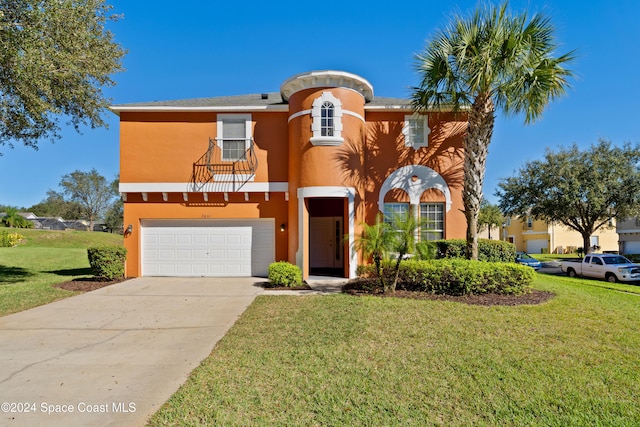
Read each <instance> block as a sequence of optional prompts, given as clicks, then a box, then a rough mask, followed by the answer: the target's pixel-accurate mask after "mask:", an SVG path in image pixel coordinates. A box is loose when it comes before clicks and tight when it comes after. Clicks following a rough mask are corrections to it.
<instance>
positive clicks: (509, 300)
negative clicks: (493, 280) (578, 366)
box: [343, 279, 555, 306]
mask: <svg viewBox="0 0 640 427" xmlns="http://www.w3.org/2000/svg"><path fill="white" fill-rule="evenodd" d="M343 292H344V293H347V294H349V295H354V296H365V295H371V296H377V297H382V298H410V299H418V300H433V301H453V302H460V303H463V304H470V305H484V306H494V305H506V306H513V305H535V304H541V303H543V302H546V301H549V300H550V299H551V298H553V297H554V296H555V294H554V293H553V292H545V291H539V290H537V289H530V290H529V292H527V293H524V294H521V295H505V294H493V293H489V294H480V295H443V294H431V293H428V292H415V291H405V290H396V291H395V292H394V293H387V294H385V293H383V292H382V290H381V289H379V288H378V287H377V286H376V285H375V284H373V282H372V280H371V279H359V280H358V279H356V280H352V281H350V282H349V283H347V285H346V286H345V287H344V288H343Z"/></svg>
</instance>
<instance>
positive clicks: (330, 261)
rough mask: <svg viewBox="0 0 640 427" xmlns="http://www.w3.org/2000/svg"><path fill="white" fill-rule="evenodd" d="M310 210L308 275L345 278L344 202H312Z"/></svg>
mask: <svg viewBox="0 0 640 427" xmlns="http://www.w3.org/2000/svg"><path fill="white" fill-rule="evenodd" d="M308 209H309V273H310V274H312V275H322V276H339V277H344V255H343V254H344V238H343V234H344V198H325V197H321V198H313V199H309V200H308Z"/></svg>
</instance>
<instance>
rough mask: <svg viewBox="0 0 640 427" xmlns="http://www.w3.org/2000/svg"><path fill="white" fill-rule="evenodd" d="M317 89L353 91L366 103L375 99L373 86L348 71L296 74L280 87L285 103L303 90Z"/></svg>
mask: <svg viewBox="0 0 640 427" xmlns="http://www.w3.org/2000/svg"><path fill="white" fill-rule="evenodd" d="M316 87H341V88H347V89H353V90H355V91H356V92H358V93H360V94H361V95H362V96H363V97H364V99H365V101H366V102H370V101H371V100H372V99H373V86H371V83H369V82H368V81H367V80H365V79H363V78H362V77H360V76H358V75H356V74H352V73H347V72H346V71H334V70H322V71H310V72H306V73H301V74H296V75H295V76H293V77H291V78H289V79H287V80H285V82H284V83H282V86H280V94H281V95H282V99H283V100H284V101H288V100H289V97H290V96H291V95H293V94H294V93H296V92H298V91H301V90H303V89H309V88H316Z"/></svg>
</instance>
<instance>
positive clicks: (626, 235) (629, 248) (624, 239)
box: [616, 217, 640, 255]
mask: <svg viewBox="0 0 640 427" xmlns="http://www.w3.org/2000/svg"><path fill="white" fill-rule="evenodd" d="M616 231H617V232H618V236H619V239H620V240H619V251H620V253H621V254H624V255H631V254H640V218H637V217H636V218H631V219H625V220H624V221H619V222H618V223H617V224H616Z"/></svg>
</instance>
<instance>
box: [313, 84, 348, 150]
mask: <svg viewBox="0 0 640 427" xmlns="http://www.w3.org/2000/svg"><path fill="white" fill-rule="evenodd" d="M311 132H312V133H313V136H312V137H311V143H312V144H313V145H340V144H342V142H343V141H344V138H342V103H341V102H340V100H339V99H338V98H336V97H335V96H333V94H332V93H331V92H322V95H320V96H319V97H317V98H316V99H315V100H314V101H313V104H312V106H311Z"/></svg>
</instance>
